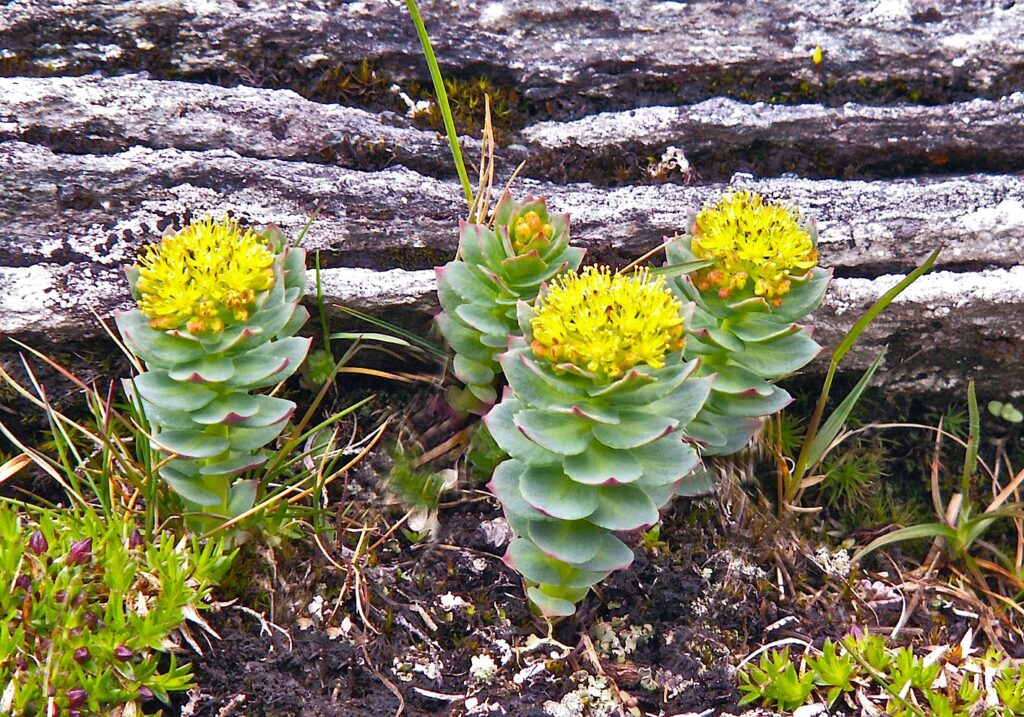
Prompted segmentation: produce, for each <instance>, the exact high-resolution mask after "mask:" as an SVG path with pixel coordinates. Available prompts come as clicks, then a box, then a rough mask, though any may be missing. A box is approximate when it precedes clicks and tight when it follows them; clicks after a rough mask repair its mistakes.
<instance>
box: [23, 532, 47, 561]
mask: <svg viewBox="0 0 1024 717" xmlns="http://www.w3.org/2000/svg"><path fill="white" fill-rule="evenodd" d="M28 549H29V550H31V551H32V552H33V553H35V554H36V555H42V554H43V553H45V552H46V551H47V550H49V549H50V544H49V543H47V542H46V538H45V537H44V536H43V533H42V531H39V530H37V531H35V532H34V533H32V535H30V536H28Z"/></svg>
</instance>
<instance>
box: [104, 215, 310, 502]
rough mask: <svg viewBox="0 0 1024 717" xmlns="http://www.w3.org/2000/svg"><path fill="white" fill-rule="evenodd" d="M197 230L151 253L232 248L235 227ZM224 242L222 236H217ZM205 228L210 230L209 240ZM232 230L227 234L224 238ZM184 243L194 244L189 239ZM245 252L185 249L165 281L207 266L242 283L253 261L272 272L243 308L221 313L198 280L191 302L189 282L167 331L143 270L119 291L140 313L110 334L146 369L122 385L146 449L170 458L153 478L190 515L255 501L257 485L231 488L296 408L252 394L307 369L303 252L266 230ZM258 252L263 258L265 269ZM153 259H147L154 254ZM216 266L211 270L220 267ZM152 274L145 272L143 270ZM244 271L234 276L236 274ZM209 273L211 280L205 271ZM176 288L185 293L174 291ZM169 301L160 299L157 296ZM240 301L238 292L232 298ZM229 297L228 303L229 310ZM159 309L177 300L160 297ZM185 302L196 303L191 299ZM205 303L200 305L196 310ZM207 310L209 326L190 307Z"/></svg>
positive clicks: (223, 307)
mask: <svg viewBox="0 0 1024 717" xmlns="http://www.w3.org/2000/svg"><path fill="white" fill-rule="evenodd" d="M204 221H205V223H203V222H199V223H198V224H199V225H200V227H201V228H202V227H206V228H207V230H206V234H202V232H201V231H200V232H197V231H194V228H195V226H196V224H197V223H193V225H190V226H189V227H186V229H185V230H183V231H182V232H181V233H179V234H178V235H171V236H169V237H166V238H165V239H164V240H163V242H161V246H160V247H159V248H157V249H154V250H151V252H154V253H155V252H159V251H161V250H162V249H164V248H165V247H166V246H167V245H166V243H167V242H168V240H171V242H172V247H173V246H174V245H173V242H174V241H180V239H181V238H182V237H185V238H189V237H194V236H196V235H197V234H198V235H200V236H202V237H205V238H206V239H210V238H211V236H212V237H213V239H215V240H217V242H219V241H226V242H233V244H232V246H234V247H238V246H240V245H242V244H241V243H240V242H238V238H239V232H238V229H237V225H234V224H233V222H231V221H230V220H227V219H225V220H223V221H222V222H221V223H218V224H214V223H211V222H209V221H208V220H204ZM225 226H226V227H227V229H228V230H227V231H221V230H223V229H224V227H225ZM211 227H212V229H211ZM232 229H233V231H232ZM190 232H191V233H190ZM253 238H254V239H255V241H253V240H252V239H250V240H248V241H247V242H245V244H244V246H246V247H247V249H251V247H253V246H255V247H257V248H258V249H259V250H260V251H256V250H253V251H251V252H249V253H247V254H245V255H240V254H238V253H234V254H233V253H231V251H230V247H229V248H226V249H225V248H223V247H221V246H220V244H219V243H215V244H214V246H215V250H214V252H216V251H221V250H222V251H223V253H222V254H220V255H217V254H216V253H214V255H213V259H212V260H211V258H210V256H211V255H210V254H209V253H207V254H202V253H201V251H200V249H203V248H206V247H207V246H208V245H209V242H206V241H200V240H192V242H191V243H190V244H188V245H187V246H186V251H185V252H184V253H182V251H181V249H180V247H179V248H175V249H173V251H175V252H177V253H178V254H181V255H182V256H184V257H187V259H186V260H185V261H184V263H183V264H182V265H180V266H171V267H170V268H169V270H171V271H178V272H181V273H182V274H184V275H187V273H188V272H189V271H190V270H193V271H195V270H194V269H192V267H191V263H192V260H193V259H195V260H196V261H200V260H204V261H205V266H206V267H207V268H209V267H210V266H211V262H212V264H213V266H212V268H213V269H218V268H219V269H220V270H221V271H222V272H224V273H227V272H230V271H231V270H232V269H233V270H234V271H235V272H236V275H237V273H238V272H239V271H242V273H244V268H245V262H246V261H247V260H249V259H250V258H251V257H255V258H254V259H253V261H254V262H255V263H258V264H260V265H265V267H266V270H267V271H269V272H270V279H269V280H268V281H264V282H263V285H264V286H265V288H262V289H260V290H258V291H252V293H251V295H250V296H246V297H244V298H246V299H247V301H245V302H244V306H238V305H237V304H238V302H237V301H236V302H234V303H235V304H236V306H234V307H232V306H229V305H227V304H225V303H224V301H223V299H224V294H225V293H226V291H223V290H222V289H223V287H224V286H226V284H225V285H218V284H217V283H216V281H215V276H216V274H214V279H213V280H210V279H209V278H208V277H206V276H203V277H200V278H201V280H197V281H196V282H194V283H195V284H200V285H201V288H202V289H203V292H202V295H201V296H199V298H197V299H194V296H198V294H196V295H193V294H191V293H190V292H191V290H192V289H193V288H194V286H193V285H190V284H188V283H187V282H186V283H184V284H183V286H177V287H174V288H175V289H176V290H177V291H178V292H179V294H180V295H181V296H185V297H186V298H187V300H185V301H180V302H178V305H179V308H181V307H184V308H182V310H180V311H178V312H177V313H176V314H173V316H176V317H177V318H176V319H175V322H172V324H171V325H170V327H169V328H167V326H168V322H167V320H166V318H165V317H166V316H169V315H172V314H171V313H170V312H165V313H163V314H160V315H158V316H157V317H154V316H153V315H151V314H149V315H147V313H144V312H146V311H147V309H148V308H149V307H151V306H153V305H154V304H157V300H155V299H154V298H153V297H152V296H149V295H148V292H147V290H148V289H150V288H152V287H154V285H155V284H156V282H154V281H152V280H150V281H149V282H147V281H146V274H145V271H146V269H145V267H143V268H142V269H141V270H140V267H138V266H135V267H131V268H130V269H129V270H128V271H127V274H128V280H129V284H130V286H131V290H132V295H133V296H134V298H135V299H136V301H137V302H138V303H139V305H140V307H141V308H140V309H135V310H132V311H128V312H120V313H118V314H117V316H116V319H115V320H116V323H117V327H118V329H119V331H120V333H121V336H122V338H123V340H124V342H125V344H126V345H127V346H128V348H130V349H131V350H132V352H133V353H135V354H136V355H137V356H138V357H139V358H140V359H142V360H143V361H144V362H145V364H146V368H147V370H146V371H144V372H143V373H141V374H139V375H138V376H136V377H135V378H134V379H133V380H131V381H126V382H125V389H126V391H127V392H128V394H129V396H131V397H133V398H134V397H137V398H138V400H139V402H140V404H141V408H142V409H143V411H144V412H145V415H146V417H147V419H148V420H149V422H150V424H151V425H152V427H153V428H154V432H153V440H154V443H155V444H156V446H157V448H158V449H159V450H160V451H161V453H163V454H165V455H166V456H168V457H170V460H169V461H167V462H166V463H165V464H164V465H163V466H162V467H161V468H160V476H161V477H162V478H163V479H164V480H165V481H166V482H167V484H168V485H169V486H170V488H171V489H172V490H174V491H175V492H176V493H178V494H179V495H180V496H181V497H182V498H183V499H184V500H185V501H186V503H187V504H188V505H189V506H190V507H191V508H193V509H194V510H195V511H196V512H199V513H204V514H208V515H217V516H220V517H222V518H224V517H227V518H230V517H234V516H237V515H239V514H241V513H243V512H244V511H245V510H247V509H248V508H250V507H251V506H252V505H253V503H254V501H255V497H256V492H257V489H258V481H256V480H237V478H238V477H239V476H241V475H242V474H244V473H245V472H246V471H248V470H250V469H252V468H255V467H258V466H259V465H261V464H262V463H263V462H265V460H266V456H265V453H264V451H263V450H262V449H263V447H264V446H266V445H267V444H268V443H269V442H270V441H272V440H274V439H275V438H276V437H277V436H278V435H280V433H281V432H282V431H283V430H284V428H285V425H286V424H287V422H288V419H289V418H290V417H291V415H292V413H293V412H294V410H295V404H294V403H293V402H291V401H287V400H284V399H281V398H276V397H272V396H263V395H251V392H252V391H256V390H259V389H263V388H268V387H271V386H274V385H276V384H277V383H279V382H280V381H283V380H284V379H286V378H288V377H289V376H291V375H292V374H293V373H294V372H295V371H296V370H297V369H298V368H299V366H300V365H301V364H302V362H303V360H305V357H306V354H307V352H308V351H309V346H310V342H311V339H306V338H299V337H296V336H295V335H294V334H295V333H296V332H297V331H298V330H299V329H300V328H301V327H302V326H303V324H305V322H306V320H307V319H308V318H309V313H308V312H307V311H306V309H305V308H304V307H302V306H301V305H300V304H299V301H300V300H301V298H302V295H303V293H304V291H305V286H306V269H305V251H304V250H302V249H298V248H295V247H290V246H288V242H287V240H286V238H285V237H284V235H283V234H282V233H281V232H280V231H279V230H278V229H276V228H274V227H270V228H268V229H266V230H264V231H263V232H262V233H260V234H253ZM263 251H265V252H267V253H268V254H269V256H270V261H269V264H265V261H266V260H265V257H263V256H262V252H263ZM151 255H152V254H151ZM218 256H219V259H220V260H222V261H221V266H219V267H218V266H217V260H218ZM150 264H151V265H152V264H153V262H151V263H150ZM240 266H241V269H240ZM206 273H207V274H209V271H207V272H206ZM183 287H184V288H183ZM164 290H166V288H165V289H164ZM231 290H232V291H237V288H232V289H231ZM231 296H232V295H229V296H228V299H229V301H231ZM167 298H168V301H164V303H162V304H158V305H160V306H167V305H169V304H170V300H171V299H173V298H174V297H167ZM193 299H194V300H193ZM204 302H205V304H204ZM197 306H198V307H201V308H200V312H201V311H202V310H203V307H205V308H206V309H207V312H208V314H209V315H208V316H199V317H198V318H199V319H200V320H199V321H196V318H197V315H196V312H195V307H197Z"/></svg>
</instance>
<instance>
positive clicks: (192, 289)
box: [135, 216, 274, 334]
mask: <svg viewBox="0 0 1024 717" xmlns="http://www.w3.org/2000/svg"><path fill="white" fill-rule="evenodd" d="M273 263H274V253H273V251H272V250H271V248H270V247H269V246H268V244H267V242H266V241H265V240H263V239H261V238H260V237H259V235H257V234H256V233H255V232H253V231H251V230H248V229H247V230H245V231H242V230H241V229H239V227H238V222H236V221H235V220H233V219H230V218H228V217H226V216H225V217H224V218H223V219H221V220H220V221H214V220H213V219H212V218H210V217H207V218H206V219H200V220H194V221H193V222H192V223H191V224H189V225H188V226H187V227H185V228H184V229H182V230H181V231H180V232H178V233H177V234H171V235H168V236H166V237H164V238H163V240H162V241H161V242H160V243H159V244H156V245H150V246H148V247H146V255H145V256H144V257H143V258H142V260H141V261H140V262H139V264H138V269H139V279H138V282H137V283H136V285H135V288H136V289H137V290H138V292H139V309H140V310H141V311H142V313H143V314H145V315H146V316H148V317H149V325H150V326H152V327H153V328H155V329H163V330H169V329H178V328H181V327H185V329H186V330H187V331H189V332H190V333H193V334H201V333H203V332H207V331H211V332H217V331H220V330H221V329H223V328H224V326H225V324H226V323H230V322H233V321H234V322H240V321H246V320H248V318H249V316H250V315H251V314H252V310H253V306H254V304H255V302H256V293H257V292H260V291H265V290H267V289H269V288H270V287H271V286H273V285H274V269H273Z"/></svg>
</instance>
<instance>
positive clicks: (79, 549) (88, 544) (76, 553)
mask: <svg viewBox="0 0 1024 717" xmlns="http://www.w3.org/2000/svg"><path fill="white" fill-rule="evenodd" d="M90 560H92V538H85V539H84V540H76V541H75V542H74V543H72V544H71V550H69V551H68V564H69V565H85V564H86V563H87V562H89V561H90Z"/></svg>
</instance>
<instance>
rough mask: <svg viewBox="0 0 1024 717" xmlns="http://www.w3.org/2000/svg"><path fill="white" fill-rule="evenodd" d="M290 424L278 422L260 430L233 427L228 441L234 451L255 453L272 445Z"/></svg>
mask: <svg viewBox="0 0 1024 717" xmlns="http://www.w3.org/2000/svg"><path fill="white" fill-rule="evenodd" d="M287 425H288V424H287V423H286V422H285V421H278V422H277V423H275V424H271V425H269V426H262V427H259V428H239V427H238V426H232V427H231V430H230V432H229V433H228V441H230V442H231V450H233V451H255V450H257V449H259V448H263V446H265V445H267V444H268V443H270V442H271V441H272V440H274V439H275V438H277V437H278V436H279V435H281V431H283V430H284V429H285V427H286V426H287Z"/></svg>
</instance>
